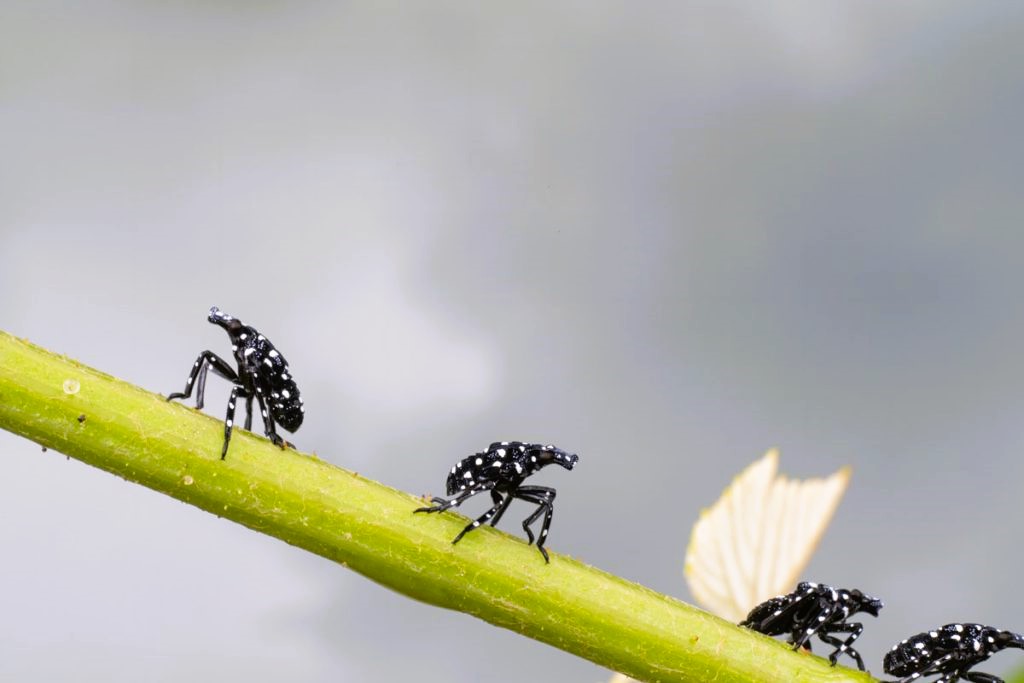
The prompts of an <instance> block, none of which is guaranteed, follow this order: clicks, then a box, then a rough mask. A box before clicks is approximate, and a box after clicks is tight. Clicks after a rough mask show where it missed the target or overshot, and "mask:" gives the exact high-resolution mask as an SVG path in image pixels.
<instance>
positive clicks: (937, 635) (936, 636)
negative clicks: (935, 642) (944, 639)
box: [928, 631, 939, 638]
mask: <svg viewBox="0 0 1024 683" xmlns="http://www.w3.org/2000/svg"><path fill="white" fill-rule="evenodd" d="M928 635H929V636H931V637H932V638H938V637H939V634H938V632H937V631H929V632H928Z"/></svg>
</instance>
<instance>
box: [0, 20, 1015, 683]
mask: <svg viewBox="0 0 1024 683" xmlns="http://www.w3.org/2000/svg"><path fill="white" fill-rule="evenodd" d="M1022 35H1024V7H1022V6H1021V5H1020V4H1019V3H1013V2H973V3H954V2H904V3H898V4H896V3H889V2H858V3H852V2H849V3H819V2H811V1H808V2H792V1H790V2H785V1H784V2H777V3H762V2H723V3H685V4H684V3H676V4H671V3H665V4H637V3H603V4H600V5H597V4H595V3H583V2H575V3H574V2H569V3H561V4H551V3H531V2H522V3H516V4H515V5H514V6H509V7H497V6H495V5H493V4H483V5H481V4H470V3H453V2H435V3H430V4H428V5H418V6H416V7H411V6H409V5H407V4H405V3H379V2H374V3H344V4H342V3H327V2H293V3H277V2H259V3H241V2H239V3H232V2H207V3H181V4H178V5H173V6H169V5H167V4H166V3H153V2H136V3H126V2H94V3H79V4H76V5H75V6H74V7H71V6H69V5H68V4H66V3H54V2H46V1H34V2H8V3H5V4H4V5H3V7H2V8H0V159H2V161H0V328H3V329H5V330H7V331H9V332H12V333H15V334H18V335H20V336H26V337H29V338H30V339H32V340H34V341H36V342H38V343H41V344H43V345H44V346H47V347H49V348H51V349H54V350H56V351H60V352H63V353H67V354H69V355H71V356H73V357H76V358H78V359H81V360H82V361H84V362H86V363H89V364H92V365H94V366H96V367H99V368H101V369H103V370H105V371H107V372H111V373H113V374H115V375H118V376H120V377H123V378H125V379H128V380H130V381H132V382H135V383H138V384H140V385H142V386H144V387H147V388H150V389H152V390H154V391H160V392H163V393H168V392H170V391H175V390H178V389H180V388H181V386H182V385H183V382H184V379H185V375H186V373H187V371H188V369H189V367H190V365H191V363H192V361H193V360H194V359H195V356H196V354H197V353H198V352H199V351H200V350H202V349H204V348H211V349H213V350H215V351H218V352H226V350H227V347H226V338H225V337H224V336H223V333H222V332H221V331H220V330H218V329H216V328H215V327H213V326H211V325H208V324H207V323H206V322H205V315H206V311H207V309H208V308H209V307H210V306H211V305H214V304H216V305H218V306H220V307H221V308H223V309H224V310H226V311H228V312H230V313H232V314H234V315H236V316H238V317H240V318H242V319H243V320H244V321H245V322H247V323H250V324H253V325H255V326H256V327H258V328H259V329H260V330H261V331H263V332H265V333H266V334H267V335H268V336H269V337H270V338H271V339H273V340H274V342H275V343H276V344H277V345H278V346H279V347H280V348H281V349H282V350H283V351H284V353H285V354H286V356H287V357H288V359H289V361H290V363H291V366H292V369H293V371H294V375H295V377H296V378H297V379H298V381H299V385H300V387H301V389H302V391H303V395H304V396H305V398H306V406H307V416H306V417H307V419H306V423H305V424H304V425H303V427H302V429H301V430H300V431H299V432H298V433H297V434H296V435H295V438H294V441H295V442H296V444H297V445H298V446H299V447H301V448H303V449H307V450H315V451H317V452H318V453H319V454H320V455H321V456H322V457H324V458H326V459H328V460H330V461H332V462H335V463H337V464H339V465H343V466H347V467H351V468H355V469H357V470H359V471H360V472H361V473H364V474H366V475H368V476H371V477H374V478H377V479H380V480H382V481H385V482H387V483H389V484H391V485H394V486H398V487H401V488H404V489H406V490H410V491H414V492H417V493H419V492H425V491H433V492H435V493H440V492H442V489H443V484H444V476H445V473H446V471H447V468H448V467H450V465H451V464H452V463H453V462H454V461H455V460H457V459H458V458H460V457H463V456H464V455H466V454H468V453H471V452H473V451H475V450H478V449H480V448H482V447H483V446H485V445H486V444H487V443H489V442H490V441H492V440H498V439H527V440H538V441H546V442H554V443H557V444H559V445H560V446H562V447H564V448H567V449H570V450H573V451H575V452H578V453H579V454H580V456H581V460H580V465H579V467H577V469H575V470H574V471H573V472H571V473H567V472H564V471H559V472H555V473H548V472H545V473H544V475H542V477H541V478H542V479H543V480H544V483H548V484H551V485H554V486H556V487H557V488H558V491H559V497H558V510H557V513H556V515H555V521H554V525H553V527H552V532H551V544H550V545H551V547H552V548H553V549H555V550H556V551H559V552H565V553H571V554H573V555H576V556H578V557H580V558H582V559H584V560H586V561H588V562H590V563H593V564H595V565H597V566H599V567H602V568H604V569H607V570H609V571H612V572H615V573H617V574H621V575H624V576H626V577H628V578H631V579H635V580H637V581H640V582H642V583H644V584H646V585H649V586H651V587H653V588H655V589H658V590H661V591H665V592H668V593H671V594H673V595H677V596H680V597H682V598H684V599H687V598H688V597H689V596H688V595H687V593H686V589H685V586H684V583H683V579H682V576H681V570H682V558H683V552H684V548H685V543H686V539H687V535H688V533H689V527H690V525H691V523H692V522H693V521H694V520H695V519H696V516H697V514H698V512H699V510H700V508H701V507H703V506H706V505H708V504H709V503H710V502H712V501H713V500H714V498H715V497H716V496H717V495H718V493H719V492H720V490H721V488H722V487H723V486H725V484H726V483H727V482H728V481H729V480H730V478H731V477H732V476H733V475H734V474H735V473H736V472H738V471H739V470H740V469H741V468H742V467H743V466H744V465H746V464H747V463H748V462H750V461H751V460H753V459H754V458H755V457H757V456H759V455H760V454H761V453H762V452H763V451H764V450H765V449H767V448H768V447H770V446H773V445H778V446H780V447H781V448H782V469H783V470H784V471H785V472H787V473H789V474H793V475H799V476H809V475H821V474H825V473H828V472H831V471H834V470H835V469H836V468H838V467H839V466H841V465H843V464H847V463H849V464H851V465H852V466H853V468H854V477H853V482H852V486H851V489H850V491H849V494H848V496H847V499H846V500H845V501H844V503H843V504H842V506H841V507H840V509H839V512H838V514H837V517H836V521H835V523H834V525H833V527H832V528H831V529H830V531H829V532H828V534H827V536H826V538H825V541H824V543H823V545H822V547H821V549H820V551H819V553H818V555H817V556H816V558H815V559H814V561H813V562H812V565H811V568H810V569H809V571H808V577H807V578H809V579H813V580H818V581H825V582H829V583H834V584H838V585H844V586H849V587H859V588H861V589H863V590H865V591H867V592H869V593H871V594H874V595H877V596H879V597H881V598H883V599H884V600H885V601H886V604H887V606H886V608H885V610H884V611H883V612H882V615H881V617H880V618H879V619H878V620H877V621H875V620H871V623H870V624H868V629H867V631H866V632H865V635H864V636H863V637H862V639H861V641H860V650H861V652H862V653H863V654H864V655H865V659H866V660H867V662H868V664H869V666H870V667H871V668H872V669H874V670H875V671H876V673H880V669H881V656H882V653H883V652H884V651H885V649H886V648H888V647H889V645H890V644H891V643H892V642H894V641H895V640H898V639H899V638H902V637H905V636H907V635H909V634H911V633H914V632H917V631H920V630H923V629H927V628H930V627H932V626H934V625H938V624H942V623H946V622H949V621H955V620H966V621H981V622H990V623H993V624H996V625H999V626H1003V627H1006V628H1013V629H1018V630H1024V617H1021V609H1020V605H1019V604H1017V602H1016V601H1015V600H1014V599H1013V596H1015V595H1017V594H1018V593H1019V578H1018V575H1019V573H1020V572H1019V568H1020V567H1021V566H1022V564H1024V551H1022V550H1021V548H1022V543H1021V539H1022V537H1024V536H1022V535H1024V532H1022V531H1021V530H1020V526H1021V525H1020V524H1019V523H1018V522H1019V520H1020V515H1021V512H1020V505H1019V491H1020V484H1021V481H1022V478H1024V458H1022V457H1021V453H1022V449H1024V426H1022V420H1021V415H1022V414H1024V390H1022V388H1024V360H1022V354H1021V347H1022V344H1021V340H1022V338H1024V313H1022V307H1021V305H1020V303H1019V299H1020V293H1021V292H1022V291H1024V231H1022V228H1021V226H1022V218H1024V194H1022V193H1021V190H1020V188H1021V178H1022V177H1024V135H1022V134H1021V130H1020V126H1021V121H1022V120H1024V67H1022V64H1024V41H1022V40H1021V36H1022ZM226 396H227V388H226V387H225V386H224V384H223V383H222V382H215V381H211V385H210V396H209V399H208V405H209V406H210V412H211V413H212V414H214V415H217V416H220V415H221V414H222V412H223V401H224V400H226ZM257 422H258V421H257ZM0 458H2V466H3V473H4V474H3V481H4V482H5V486H4V487H3V492H2V493H0V548H3V560H2V561H0V678H4V679H10V680H17V681H52V680H76V681H105V682H111V683H115V682H117V681H132V682H133V683H134V682H135V681H139V680H147V681H182V680H219V681H246V682H247V683H252V682H255V681H278V680H299V681H338V680H343V681H344V680H348V681H355V680H373V681H376V680H380V681H383V680H413V679H415V680H417V681H421V682H423V683H429V682H432V681H445V682H446V683H452V682H453V681H466V682H470V681H473V682H477V681H483V682H489V681H494V682H503V681H518V680H524V679H526V678H529V679H530V680H534V681H560V682H561V681H585V682H588V683H589V682H592V681H595V680H600V679H602V678H604V677H605V674H604V673H603V672H602V671H600V670H599V669H598V668H597V667H594V666H593V665H591V664H589V663H587V662H584V661H582V660H578V659H575V658H573V657H572V656H569V655H566V654H563V653H561V652H558V651H556V650H553V649H551V648H548V647H547V646H544V645H540V644H538V643H535V642H532V641H530V640H527V639H524V638H521V637H519V636H515V635H512V634H510V633H506V632H504V631H501V630H498V629H496V628H493V627H491V626H488V625H486V624H483V623H482V622H478V621H476V620H474V619H472V618H470V617H467V616H464V615H461V614H455V613H446V612H442V611H439V610H437V609H435V608H431V607H427V606H423V605H420V604H417V603H413V602H410V601H408V600H406V599H404V598H401V597H399V596H396V595H394V594H392V593H390V592H388V591H386V590H384V589H381V588H379V587H377V586H376V585H375V584H372V583H370V582H369V581H367V580H366V579H363V578H361V577H359V576H357V575H355V574H352V573H350V572H348V571H346V570H344V569H342V568H340V567H337V566H334V565H332V564H329V563H327V562H325V561H324V560H321V559H319V558H316V557H313V556H310V555H306V554H304V553H302V552H301V551H298V550H296V549H294V548H291V547H289V546H287V545H285V544H283V543H280V542H278V541H275V540H272V539H269V538H265V537H262V536H259V535H257V534H254V533H252V532H250V531H247V530H245V529H243V528H241V527H239V526H236V525H233V524H231V523H229V522H226V521H224V520H219V519H215V518H213V517H211V516H209V515H207V514H205V513H201V512H199V511H197V510H195V509H193V508H190V507H188V506H185V505H182V504H180V503H178V502H176V501H173V500H171V499H169V498H165V497H163V496H160V495H158V494H155V493H152V492H150V491H148V490H146V489H143V488H141V487H137V486H133V485H130V484H126V483H125V482H123V481H121V480H119V479H117V478H114V477H111V476H109V475H107V474H104V473H102V472H99V471H95V470H92V469H90V468H88V467H86V466H84V465H81V464H79V463H76V462H74V461H67V460H66V459H65V458H63V457H62V456H60V455H59V454H57V453H53V452H48V453H41V452H40V449H39V448H38V447H37V446H34V445H33V444H31V443H29V442H26V441H24V440H21V439H18V438H15V437H13V436H11V435H6V434H0ZM475 510H476V508H475V507H473V506H469V509H468V512H473V511H475ZM521 511H522V512H524V513H525V510H521ZM510 514H511V516H510V517H509V518H508V519H509V520H510V521H509V523H507V524H503V527H507V528H509V529H510V530H513V531H517V530H518V525H516V524H515V523H514V520H515V518H516V513H515V509H513V510H512V512H511V513H510ZM1007 596H1010V598H1008V597H1007ZM1015 663H1019V662H1017V661H1016V660H1014V659H1013V658H1012V657H1010V656H1008V655H1007V656H1003V657H1001V658H999V659H997V660H996V661H995V662H993V664H992V666H991V667H989V670H991V671H1000V670H1006V669H1007V668H1009V667H1011V666H1012V665H1013V664H1015Z"/></svg>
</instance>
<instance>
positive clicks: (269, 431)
mask: <svg viewBox="0 0 1024 683" xmlns="http://www.w3.org/2000/svg"><path fill="white" fill-rule="evenodd" d="M256 402H257V403H259V406H260V414H262V415H263V433H264V434H266V435H267V438H268V439H270V441H271V442H272V443H273V444H274V445H275V446H280V447H281V448H282V449H284V448H287V447H288V446H291V444H290V443H288V442H287V441H285V440H284V439H282V438H281V435H280V434H278V433H277V430H276V429H274V418H273V416H271V414H270V413H269V411H268V409H267V404H266V401H265V400H264V399H263V390H262V389H260V386H259V385H258V384H257V385H256ZM292 447H293V448H294V446H292Z"/></svg>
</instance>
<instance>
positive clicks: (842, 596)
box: [740, 581, 883, 671]
mask: <svg viewBox="0 0 1024 683" xmlns="http://www.w3.org/2000/svg"><path fill="white" fill-rule="evenodd" d="M882 606H883V605H882V601H881V600H876V599H875V598H872V597H870V596H868V595H864V594H863V593H861V592H860V591H859V590H856V589H854V590H846V589H845V588H833V587H832V586H827V585H825V584H823V583H811V582H809V581H803V582H801V583H800V584H799V585H798V586H797V587H796V590H795V591H793V592H792V593H789V594H787V595H780V596H779V597H777V598H772V599H770V600H766V601H765V602H762V603H761V604H760V605H758V606H757V607H755V608H754V609H752V610H751V611H750V614H748V615H747V618H746V619H744V620H743V621H741V622H740V626H746V627H747V628H752V629H754V630H755V631H757V632H759V633H764V634H765V635H769V636H781V635H788V636H789V642H790V643H792V644H793V649H794V650H798V649H800V648H801V647H806V648H807V649H808V650H810V649H811V642H810V641H811V637H812V636H814V635H817V636H818V638H819V639H820V640H821V641H822V642H823V643H826V644H827V645H832V646H834V647H835V648H836V649H835V650H834V651H833V652H832V654H830V655H829V656H828V660H829V662H831V663H832V666H835V664H836V661H837V660H838V659H839V655H841V654H843V653H846V654H848V655H850V657H852V658H853V659H854V660H855V661H856V662H857V668H859V669H860V670H861V671H864V660H863V659H861V656H860V653H859V652H857V651H856V650H854V649H853V647H851V646H852V645H853V643H854V641H855V640H857V638H859V637H860V634H861V633H862V632H863V631H864V625H863V624H860V623H856V622H847V621H846V620H847V619H848V618H849V617H851V616H853V615H854V614H856V613H858V612H864V613H866V614H870V615H871V616H874V617H877V616H878V611H879V610H880V609H882ZM837 633H843V634H849V635H848V636H847V638H846V640H843V639H841V638H838V637H836V635H835V634H837Z"/></svg>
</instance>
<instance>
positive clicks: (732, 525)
mask: <svg viewBox="0 0 1024 683" xmlns="http://www.w3.org/2000/svg"><path fill="white" fill-rule="evenodd" d="M778 464H779V452H778V451H777V450H775V449H772V450H770V451H768V452H767V453H765V455H764V457H762V458H760V459H759V460H757V461H755V462H754V463H752V464H751V465H749V466H748V467H747V468H746V469H744V470H743V471H742V472H741V473H740V474H739V476H737V477H736V478H735V479H734V480H733V481H732V483H731V484H729V486H728V487H726V489H725V491H723V492H722V496H721V498H719V499H718V502H716V503H715V504H714V505H713V506H711V507H710V508H708V509H706V510H702V511H701V513H700V518H699V519H698V520H697V523H696V524H694V526H693V531H692V532H691V534H690V543H689V545H688V547H687V549H686V561H685V563H684V566H683V573H684V574H685V576H686V581H687V583H688V584H689V586H690V592H691V593H692V594H693V597H694V600H696V601H697V603H698V604H699V605H701V606H702V607H704V608H705V609H707V610H709V611H711V612H713V613H715V614H717V615H719V616H721V617H724V618H726V619H729V620H730V621H740V620H742V619H743V618H744V617H746V616H747V614H748V613H749V612H750V610H751V609H753V608H754V606H756V605H758V604H759V603H761V602H763V601H765V600H767V599H768V598H771V597H774V596H776V595H781V594H783V593H788V592H790V591H792V590H793V588H794V587H795V586H796V584H797V582H798V580H799V579H800V578H801V574H802V572H803V571H804V568H805V567H806V566H807V563H808V562H809V561H810V559H811V555H812V554H813V553H814V549H815V548H816V547H817V546H818V542H819V541H820V540H821V536H822V534H824V533H825V529H826V528H827V527H828V524H829V522H830V521H831V520H832V515H833V514H834V513H835V510H836V507H837V506H838V505H839V501H840V500H841V499H842V497H843V493H844V492H845V491H846V486H847V484H848V483H849V480H850V468H849V467H844V468H842V469H840V470H839V471H837V472H836V473H835V474H833V475H831V476H829V477H826V478H812V479H802V480H801V479H788V478H786V477H783V476H777V474H776V473H777V471H778Z"/></svg>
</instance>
